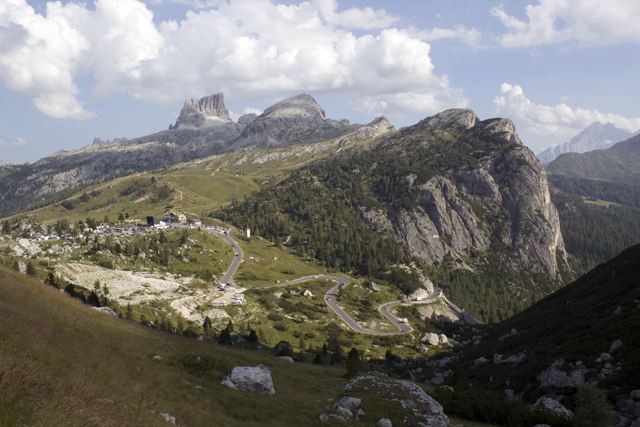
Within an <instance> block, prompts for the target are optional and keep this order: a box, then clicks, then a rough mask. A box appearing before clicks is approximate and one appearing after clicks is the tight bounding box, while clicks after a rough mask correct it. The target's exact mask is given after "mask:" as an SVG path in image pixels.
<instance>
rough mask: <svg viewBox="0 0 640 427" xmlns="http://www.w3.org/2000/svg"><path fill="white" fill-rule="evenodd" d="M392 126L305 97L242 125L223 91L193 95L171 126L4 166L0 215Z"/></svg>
mask: <svg viewBox="0 0 640 427" xmlns="http://www.w3.org/2000/svg"><path fill="white" fill-rule="evenodd" d="M392 129H393V126H392V125H391V123H390V122H389V121H388V120H387V119H386V118H384V117H379V118H377V119H375V120H374V121H373V122H371V123H370V124H368V125H359V124H351V123H349V121H348V120H332V119H328V118H327V117H326V115H325V112H324V110H322V108H320V106H319V105H318V104H317V103H316V101H315V99H313V98H312V97H311V96H309V95H304V94H302V95H297V96H294V97H291V98H288V99H285V100H283V101H280V102H278V103H277V104H275V105H273V106H271V107H270V108H268V109H267V110H265V111H264V113H262V114H261V115H260V116H256V115H255V114H247V115H244V116H242V117H240V120H239V121H238V123H234V122H233V120H232V119H231V118H230V117H229V112H228V110H227V109H226V108H225V106H224V95H223V94H221V93H219V94H214V95H211V96H207V97H204V98H202V99H200V100H197V99H188V100H187V101H186V102H185V105H184V107H183V109H182V112H181V114H180V116H179V117H178V120H177V121H176V124H175V126H171V128H170V129H169V130H165V131H161V132H158V133H156V134H153V135H148V136H143V137H140V138H134V139H130V140H124V141H122V140H118V139H116V140H114V141H112V142H106V143H101V140H99V138H98V141H96V140H94V144H91V145H89V146H87V147H83V148H80V149H78V150H73V151H61V152H57V153H55V154H53V155H51V156H48V157H45V158H43V159H40V160H38V161H37V162H35V163H27V164H22V165H7V166H0V214H6V213H9V212H15V211H17V210H20V209H25V208H28V207H29V206H33V205H34V204H35V203H39V202H42V201H44V200H46V199H47V198H50V197H52V196H53V195H55V194H59V195H61V192H65V191H70V190H73V189H79V188H83V187H86V186H88V185H92V184H96V183H100V182H104V181H108V180H111V179H114V178H117V177H121V176H125V175H129V174H131V173H135V172H141V171H146V170H153V169H157V168H165V167H168V166H171V165H173V164H176V163H182V162H187V161H190V160H194V159H198V158H202V157H206V156H211V155H214V154H221V153H224V152H229V151H234V150H237V149H240V148H249V147H283V146H287V145H292V144H302V143H313V142H319V141H324V140H329V139H333V138H338V137H345V138H347V139H348V140H354V139H358V138H371V137H374V136H377V135H379V134H382V133H385V132H388V131H389V130H392ZM61 196H62V195H61Z"/></svg>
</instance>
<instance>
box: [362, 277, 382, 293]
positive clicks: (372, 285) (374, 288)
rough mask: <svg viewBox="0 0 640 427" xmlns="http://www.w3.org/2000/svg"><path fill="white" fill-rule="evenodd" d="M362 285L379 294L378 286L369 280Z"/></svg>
mask: <svg viewBox="0 0 640 427" xmlns="http://www.w3.org/2000/svg"><path fill="white" fill-rule="evenodd" d="M364 285H365V286H366V287H367V288H368V289H369V290H371V291H373V292H380V286H378V284H377V283H375V282H372V281H371V280H365V282H364Z"/></svg>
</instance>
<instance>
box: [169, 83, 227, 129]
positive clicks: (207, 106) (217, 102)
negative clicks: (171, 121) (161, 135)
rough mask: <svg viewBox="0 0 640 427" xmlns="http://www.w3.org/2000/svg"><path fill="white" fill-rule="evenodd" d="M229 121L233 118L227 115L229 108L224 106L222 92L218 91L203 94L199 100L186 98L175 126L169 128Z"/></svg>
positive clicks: (210, 124)
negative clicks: (207, 94)
mask: <svg viewBox="0 0 640 427" xmlns="http://www.w3.org/2000/svg"><path fill="white" fill-rule="evenodd" d="M231 122H233V120H231V117H230V116H229V110H227V108H226V107H225V106H224V94H223V93H222V92H220V93H216V94H213V95H211V96H205V97H204V98H201V99H200V100H198V99H197V98H190V99H187V100H186V101H185V103H184V107H182V111H181V112H180V116H179V117H178V120H176V124H175V126H169V129H177V128H184V127H195V128H203V127H211V126H218V125H221V124H225V123H231Z"/></svg>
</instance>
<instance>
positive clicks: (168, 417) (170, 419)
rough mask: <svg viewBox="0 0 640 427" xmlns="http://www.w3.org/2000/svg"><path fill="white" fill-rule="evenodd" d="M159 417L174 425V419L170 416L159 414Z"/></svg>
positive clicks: (163, 413)
mask: <svg viewBox="0 0 640 427" xmlns="http://www.w3.org/2000/svg"><path fill="white" fill-rule="evenodd" d="M160 416H161V417H162V418H164V419H165V420H167V422H168V423H171V424H175V423H176V417H172V416H171V415H169V414H167V413H166V412H162V413H160Z"/></svg>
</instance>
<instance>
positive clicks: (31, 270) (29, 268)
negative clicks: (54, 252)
mask: <svg viewBox="0 0 640 427" xmlns="http://www.w3.org/2000/svg"><path fill="white" fill-rule="evenodd" d="M26 273H27V274H28V275H29V276H35V275H36V269H35V267H34V266H33V264H32V263H31V261H29V262H28V263H27V271H26Z"/></svg>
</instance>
